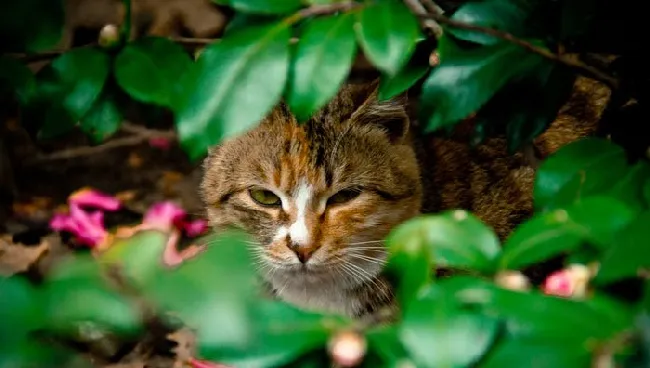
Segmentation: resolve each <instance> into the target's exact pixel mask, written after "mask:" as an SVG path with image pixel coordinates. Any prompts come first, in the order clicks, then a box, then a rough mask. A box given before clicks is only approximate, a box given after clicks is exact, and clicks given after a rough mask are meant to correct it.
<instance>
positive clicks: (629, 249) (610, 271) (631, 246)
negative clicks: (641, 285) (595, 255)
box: [594, 211, 650, 284]
mask: <svg viewBox="0 0 650 368" xmlns="http://www.w3.org/2000/svg"><path fill="white" fill-rule="evenodd" d="M649 221H650V212H648V211H645V212H643V213H641V214H640V215H639V216H638V217H637V218H636V219H634V221H632V222H631V223H629V225H628V226H627V227H625V228H623V229H621V230H620V231H619V232H617V233H616V234H614V236H615V241H614V244H612V247H610V248H609V249H608V250H607V252H606V253H605V254H604V255H603V257H602V260H601V262H600V267H599V270H598V274H597V275H596V277H595V279H594V282H597V283H599V284H604V283H611V282H614V281H618V280H620V279H624V278H627V277H636V276H638V275H639V272H640V271H642V270H645V271H646V272H647V270H650V247H648V224H649V223H650V222H649Z"/></svg>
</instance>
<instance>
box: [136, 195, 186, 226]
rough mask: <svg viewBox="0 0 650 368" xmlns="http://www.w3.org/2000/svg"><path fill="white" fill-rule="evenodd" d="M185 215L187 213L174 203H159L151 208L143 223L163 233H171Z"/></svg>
mask: <svg viewBox="0 0 650 368" xmlns="http://www.w3.org/2000/svg"><path fill="white" fill-rule="evenodd" d="M185 215H186V212H185V211H184V210H183V209H182V208H181V207H180V206H178V205H177V204H175V203H174V202H171V201H164V202H158V203H154V204H153V205H152V206H151V207H149V210H147V213H146V214H145V215H144V219H143V220H142V223H143V224H147V225H151V226H153V227H155V228H157V229H159V230H162V231H171V230H172V229H173V227H174V226H176V225H177V224H179V223H180V222H181V221H182V220H183V218H184V217H185Z"/></svg>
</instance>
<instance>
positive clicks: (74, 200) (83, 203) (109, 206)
mask: <svg viewBox="0 0 650 368" xmlns="http://www.w3.org/2000/svg"><path fill="white" fill-rule="evenodd" d="M68 202H70V204H76V205H77V206H80V207H93V208H98V209H101V210H104V211H115V210H118V209H119V208H120V205H121V204H120V201H119V200H118V199H117V198H115V197H112V196H109V195H107V194H104V193H102V192H100V191H98V190H95V189H92V188H82V189H79V190H78V191H76V192H74V193H72V195H70V197H68Z"/></svg>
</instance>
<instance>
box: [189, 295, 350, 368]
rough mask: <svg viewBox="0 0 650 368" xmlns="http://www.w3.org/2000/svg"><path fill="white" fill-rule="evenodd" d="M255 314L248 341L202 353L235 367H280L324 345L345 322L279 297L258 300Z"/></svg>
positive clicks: (210, 348) (215, 346) (209, 347)
mask: <svg viewBox="0 0 650 368" xmlns="http://www.w3.org/2000/svg"><path fill="white" fill-rule="evenodd" d="M253 318H254V321H255V322H254V329H253V331H254V334H253V335H252V338H251V339H249V341H248V342H247V343H246V344H244V345H242V346H241V347H240V348H238V349H221V348H220V347H219V346H217V345H211V346H205V347H203V348H202V349H201V354H202V355H203V356H206V357H209V358H211V359H213V360H215V361H219V362H222V363H224V364H228V365H231V366H235V367H252V366H254V367H269V368H270V367H279V366H283V365H284V364H287V363H289V362H291V361H292V360H294V359H296V358H297V357H298V356H300V355H303V354H305V353H307V352H309V351H310V350H314V349H316V348H318V347H321V346H324V345H325V343H326V341H327V338H328V337H329V335H330V333H331V331H332V329H334V328H337V327H341V326H342V325H343V323H342V320H341V319H340V318H338V317H328V316H322V315H320V314H316V313H310V312H304V311H301V310H299V309H297V308H295V307H292V306H290V305H288V304H285V303H282V302H276V301H263V300H262V301H258V302H257V306H256V308H255V312H254V317H253Z"/></svg>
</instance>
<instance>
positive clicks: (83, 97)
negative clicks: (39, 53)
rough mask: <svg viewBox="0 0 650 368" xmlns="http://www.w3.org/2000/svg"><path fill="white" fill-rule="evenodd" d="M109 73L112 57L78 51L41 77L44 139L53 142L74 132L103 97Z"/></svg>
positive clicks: (59, 60)
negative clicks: (57, 137)
mask: <svg viewBox="0 0 650 368" xmlns="http://www.w3.org/2000/svg"><path fill="white" fill-rule="evenodd" d="M108 72H109V58H108V55H106V54H105V53H103V52H102V51H100V50H97V49H94V48H78V49H74V50H71V51H68V52H66V53H64V54H62V55H61V56H59V57H57V58H56V59H54V60H53V61H52V64H51V67H50V68H48V69H45V70H44V71H43V73H42V74H39V75H38V76H37V80H38V85H39V87H38V91H37V97H36V101H35V104H36V106H38V107H41V110H42V111H38V112H37V116H38V117H39V118H40V121H42V126H41V131H40V132H39V135H40V137H41V138H43V139H48V138H53V137H55V136H57V135H60V134H62V133H64V132H66V131H67V130H69V129H71V128H72V126H73V125H74V124H76V123H77V121H79V120H80V119H81V118H82V117H83V116H84V115H85V114H86V113H87V112H88V111H89V110H90V108H91V107H92V105H93V103H94V102H95V101H96V100H97V98H98V97H99V95H100V93H101V92H102V89H103V88H104V83H105V82H106V78H107V76H108ZM34 109H36V107H34Z"/></svg>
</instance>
